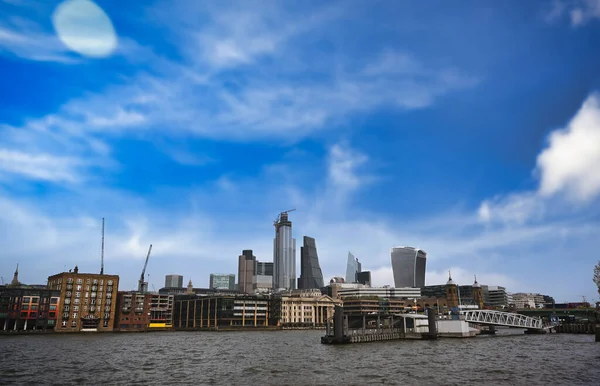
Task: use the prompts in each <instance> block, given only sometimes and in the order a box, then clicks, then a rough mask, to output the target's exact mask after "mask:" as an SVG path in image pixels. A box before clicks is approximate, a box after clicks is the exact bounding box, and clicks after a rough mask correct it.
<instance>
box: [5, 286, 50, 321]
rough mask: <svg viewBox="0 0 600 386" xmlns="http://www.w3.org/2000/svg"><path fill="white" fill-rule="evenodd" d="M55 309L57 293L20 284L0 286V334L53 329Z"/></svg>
mask: <svg viewBox="0 0 600 386" xmlns="http://www.w3.org/2000/svg"><path fill="white" fill-rule="evenodd" d="M36 287H37V288H36ZM40 287H41V288H40ZM59 308H60V291H56V290H49V289H46V288H44V286H26V285H21V284H20V283H19V284H18V285H16V286H10V285H9V286H0V328H2V330H3V331H29V330H54V329H55V328H56V323H57V322H56V321H57V317H58V312H59Z"/></svg>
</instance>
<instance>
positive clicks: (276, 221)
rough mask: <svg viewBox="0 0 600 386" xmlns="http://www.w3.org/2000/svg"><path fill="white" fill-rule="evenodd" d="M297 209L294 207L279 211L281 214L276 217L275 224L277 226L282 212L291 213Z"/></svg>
mask: <svg viewBox="0 0 600 386" xmlns="http://www.w3.org/2000/svg"><path fill="white" fill-rule="evenodd" d="M295 210H296V209H295V208H294V209H290V210H284V211H283V212H281V213H279V214H278V215H277V218H276V219H275V221H274V222H273V225H274V226H277V223H278V222H279V220H280V218H281V215H282V214H288V213H290V212H293V211H295Z"/></svg>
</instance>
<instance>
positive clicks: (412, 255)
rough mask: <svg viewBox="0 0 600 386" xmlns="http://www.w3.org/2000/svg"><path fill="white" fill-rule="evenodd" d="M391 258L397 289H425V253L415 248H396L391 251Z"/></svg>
mask: <svg viewBox="0 0 600 386" xmlns="http://www.w3.org/2000/svg"><path fill="white" fill-rule="evenodd" d="M391 258H392V271H393V272H394V285H395V286H396V288H405V287H413V288H417V287H418V288H422V287H425V265H426V263H427V254H426V253H425V251H423V250H421V249H417V248H413V247H395V248H392V250H391Z"/></svg>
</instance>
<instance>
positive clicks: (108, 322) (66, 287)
mask: <svg viewBox="0 0 600 386" xmlns="http://www.w3.org/2000/svg"><path fill="white" fill-rule="evenodd" d="M118 287H119V276H117V275H103V274H94V273H79V269H78V268H77V267H75V269H74V270H73V272H71V271H69V272H62V273H59V274H56V275H53V276H50V277H48V288H49V289H51V290H53V291H60V300H59V302H60V304H59V312H58V317H59V319H58V320H59V323H58V325H57V327H56V329H55V331H59V332H78V331H112V330H113V329H114V318H115V311H116V305H117V302H116V300H117V290H118Z"/></svg>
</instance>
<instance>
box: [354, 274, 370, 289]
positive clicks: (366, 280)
mask: <svg viewBox="0 0 600 386" xmlns="http://www.w3.org/2000/svg"><path fill="white" fill-rule="evenodd" d="M356 281H357V282H358V283H359V284H363V285H366V286H367V287H370V286H371V271H362V272H359V273H357V274H356Z"/></svg>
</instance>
